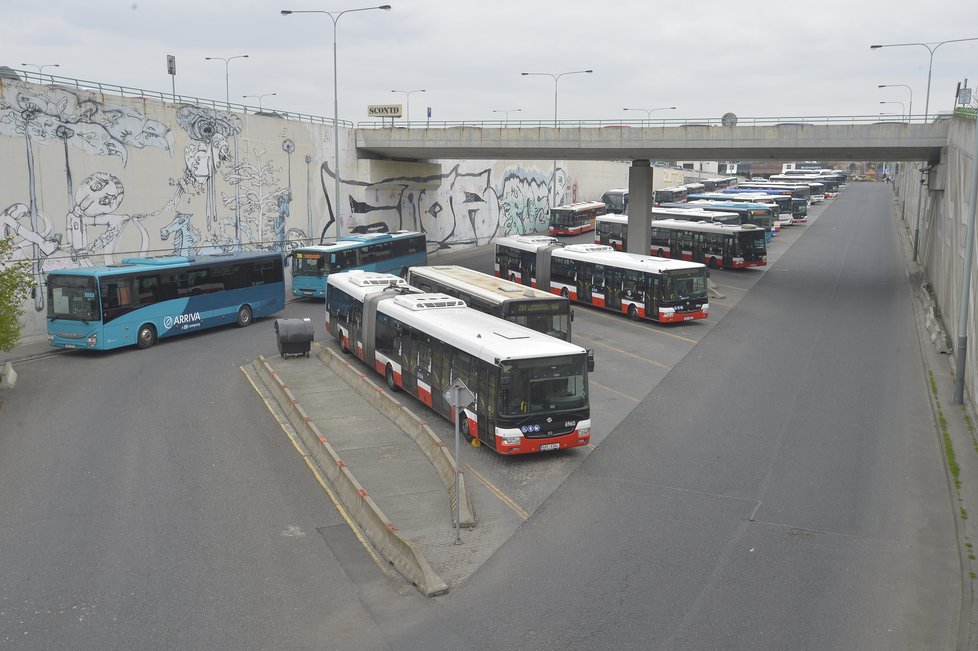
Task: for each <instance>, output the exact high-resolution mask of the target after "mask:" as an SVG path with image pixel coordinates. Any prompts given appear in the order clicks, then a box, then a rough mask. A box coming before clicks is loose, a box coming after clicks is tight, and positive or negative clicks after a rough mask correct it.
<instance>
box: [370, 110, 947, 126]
mask: <svg viewBox="0 0 978 651" xmlns="http://www.w3.org/2000/svg"><path fill="white" fill-rule="evenodd" d="M950 118H951V113H941V114H939V115H936V116H934V115H931V116H929V117H928V118H927V119H924V116H923V115H913V116H910V117H899V116H896V117H894V118H893V119H887V118H886V116H881V115H800V116H764V117H738V118H737V123H736V124H735V125H731V124H725V123H724V120H723V118H685V119H683V118H678V119H677V118H670V119H666V118H663V119H652V120H558V121H557V123H556V127H555V125H554V121H553V120H442V121H437V122H436V121H432V120H426V121H423V122H421V121H415V122H399V123H397V124H393V125H392V122H391V121H390V120H381V121H377V120H368V121H362V122H357V123H356V128H357V129H390V128H395V129H403V128H409V129H451V128H457V127H469V128H476V129H539V128H550V129H552V128H558V129H561V128H563V129H574V128H589V129H594V128H605V129H611V128H623V129H624V128H648V127H728V126H738V127H755V126H758V127H760V126H764V127H769V126H826V125H843V126H847V125H854V124H928V123H932V122H939V121H942V120H948V119H950Z"/></svg>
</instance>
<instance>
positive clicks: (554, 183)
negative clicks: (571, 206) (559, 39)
mask: <svg viewBox="0 0 978 651" xmlns="http://www.w3.org/2000/svg"><path fill="white" fill-rule="evenodd" d="M592 72H594V71H593V70H571V71H569V72H521V73H520V74H521V75H522V76H524V77H535V76H537V77H550V78H551V79H553V80H554V129H556V128H557V82H558V81H560V78H561V77H565V76H567V75H584V74H588V75H589V74H591V73H592ZM551 187H552V188H553V190H552V197H551V199H550V207H551V208H553V207H555V205H556V203H557V159H554V176H553V181H552V182H551Z"/></svg>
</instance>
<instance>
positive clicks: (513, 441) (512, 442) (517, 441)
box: [503, 436, 522, 445]
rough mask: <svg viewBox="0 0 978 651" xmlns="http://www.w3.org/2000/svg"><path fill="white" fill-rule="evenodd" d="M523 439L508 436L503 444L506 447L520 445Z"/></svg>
mask: <svg viewBox="0 0 978 651" xmlns="http://www.w3.org/2000/svg"><path fill="white" fill-rule="evenodd" d="M521 438H522V437H520V436H507V437H506V438H504V439H503V443H504V444H505V445H519V444H520V439H521Z"/></svg>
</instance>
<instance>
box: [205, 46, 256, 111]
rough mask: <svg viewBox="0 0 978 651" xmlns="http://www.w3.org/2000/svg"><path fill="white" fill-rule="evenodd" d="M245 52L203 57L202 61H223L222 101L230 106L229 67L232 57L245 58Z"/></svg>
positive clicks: (246, 56)
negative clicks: (230, 55)
mask: <svg viewBox="0 0 978 651" xmlns="http://www.w3.org/2000/svg"><path fill="white" fill-rule="evenodd" d="M247 58H248V55H247V54H235V55H234V56H233V57H204V61H223V62H224V102H225V103H226V104H227V105H228V108H229V109H230V108H231V76H230V74H229V70H228V69H229V68H230V65H231V61H232V60H234V59H247Z"/></svg>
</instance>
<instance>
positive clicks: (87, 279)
mask: <svg viewBox="0 0 978 651" xmlns="http://www.w3.org/2000/svg"><path fill="white" fill-rule="evenodd" d="M47 283H48V318H51V319H69V320H73V321H96V320H98V318H99V312H100V311H99V306H98V292H97V291H96V287H95V278H93V277H92V276H61V275H58V274H50V275H49V276H48V281H47Z"/></svg>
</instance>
